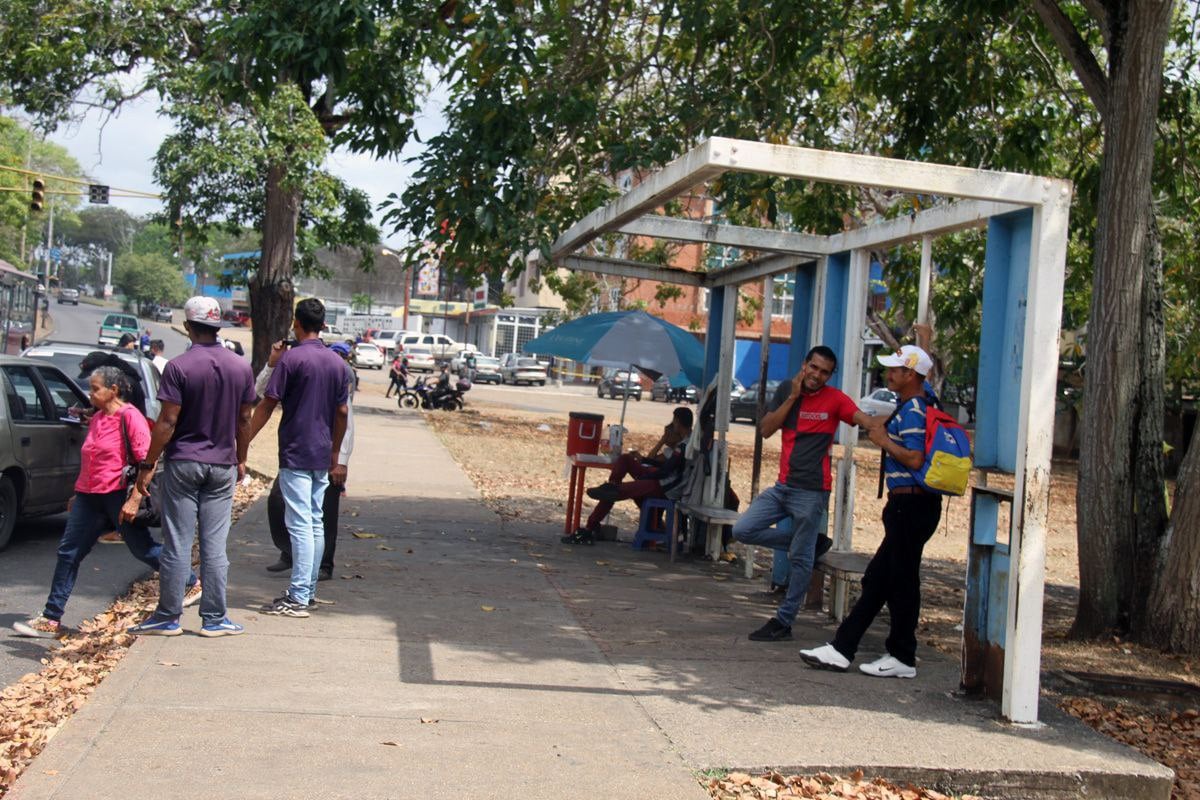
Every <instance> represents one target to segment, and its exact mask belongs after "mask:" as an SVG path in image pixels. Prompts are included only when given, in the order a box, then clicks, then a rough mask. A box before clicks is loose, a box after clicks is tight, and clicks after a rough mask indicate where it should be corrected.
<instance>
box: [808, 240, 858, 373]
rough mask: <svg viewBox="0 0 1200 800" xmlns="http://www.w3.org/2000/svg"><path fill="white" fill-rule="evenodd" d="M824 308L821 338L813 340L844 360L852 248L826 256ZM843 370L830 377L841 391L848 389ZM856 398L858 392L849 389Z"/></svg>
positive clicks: (840, 359) (815, 343)
mask: <svg viewBox="0 0 1200 800" xmlns="http://www.w3.org/2000/svg"><path fill="white" fill-rule="evenodd" d="M824 301H825V310H824V316H823V317H822V320H821V335H820V339H819V341H816V342H813V344H814V345H818V344H823V345H825V346H826V347H830V348H832V349H833V352H835V353H837V356H838V361H839V362H841V361H842V360H843V359H844V357H845V354H844V353H842V352H841V351H842V345H843V343H844V342H845V341H846V309H847V308H849V305H850V251H848V250H847V251H845V252H842V253H834V254H833V255H831V256H829V257H828V258H826V259H825V296H824ZM803 360H804V354H803V353H801V354H800V361H799V362H797V363H796V369H799V368H800V363H802V362H803ZM843 374H844V371H843V370H838V371H836V372H834V373H833V377H832V378H830V379H829V385H830V386H836V387H837V388H839V389H841V390H842V391H846V387H845V386H843V385H842V375H843ZM850 394H853V395H854V396H855V397H857V396H858V395H857V394H856V393H854V392H850Z"/></svg>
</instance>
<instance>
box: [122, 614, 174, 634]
mask: <svg viewBox="0 0 1200 800" xmlns="http://www.w3.org/2000/svg"><path fill="white" fill-rule="evenodd" d="M127 632H128V633H132V634H134V635H135V636H178V635H179V634H181V633H183V628H181V627H179V620H177V619H169V618H168V619H163V618H162V617H156V616H154V615H153V614H151V615H150V616H148V617H146V618H145V619H144V620H142V621H141V622H139V623H138V624H137V625H134V626H133V627H132V628H130V629H129V630H128V631H127Z"/></svg>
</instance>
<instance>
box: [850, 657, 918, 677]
mask: <svg viewBox="0 0 1200 800" xmlns="http://www.w3.org/2000/svg"><path fill="white" fill-rule="evenodd" d="M858 669H859V671H860V672H862V673H863V674H864V675H871V676H872V677H875V678H915V677H917V668H916V667H910V666H909V665H908V664H905V663H904V662H903V661H900V660H899V659H897V658H896V657H895V656H883V657H882V658H877V659H875V660H874V661H872V662H870V663H869V664H859V665H858Z"/></svg>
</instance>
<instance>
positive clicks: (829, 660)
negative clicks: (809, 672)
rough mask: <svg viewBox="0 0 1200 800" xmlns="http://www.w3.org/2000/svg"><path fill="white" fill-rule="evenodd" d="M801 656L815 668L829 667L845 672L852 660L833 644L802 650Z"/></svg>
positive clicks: (829, 668) (835, 670)
mask: <svg viewBox="0 0 1200 800" xmlns="http://www.w3.org/2000/svg"><path fill="white" fill-rule="evenodd" d="M800 658H801V659H803V660H804V663H805V664H808V665H809V666H810V667H812V668H813V669H828V670H833V671H834V672H845V671H846V670H847V669H849V668H850V660H849V659H848V658H846V657H845V656H844V655H842V654H841V653H839V652H838V651H837V648H835V647H834V646H833V645H831V644H823V645H821V646H820V647H814V648H812V649H811V650H801V651H800Z"/></svg>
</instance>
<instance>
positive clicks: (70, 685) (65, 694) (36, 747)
mask: <svg viewBox="0 0 1200 800" xmlns="http://www.w3.org/2000/svg"><path fill="white" fill-rule="evenodd" d="M267 488H268V487H267V484H265V483H263V482H262V481H258V480H253V481H251V483H250V484H249V485H246V486H242V485H239V486H238V488H237V492H236V493H235V495H234V506H233V518H234V520H235V521H236V520H237V518H238V517H240V516H241V515H242V513H243V512H244V511H245V510H246V508H247V507H248V506H249V505H250V504H251V503H253V502H254V500H256V499H257V498H258V496H259V495H260V494H262V492H263V491H264V490H265V489H267ZM193 557H194V554H193ZM157 602H158V578H157V577H155V578H149V579H147V580H143V581H138V582H137V583H135V584H133V586H131V587H130V589H129V591H128V592H126V593H125V594H124V595H122V596H121V597H120V598H118V599H117V600H116V601H115V602H114V603H113V604H112V605H111V606H109V608H108V610H106V611H104V612H102V613H100V614H97V615H96V616H95V617H93V618H92V619H90V620H88V621H86V622H84V623H82V624H81V625H80V626H79V629H78V630H77V631H76V630H72V631H70V632H69V634H68V635H67V636H66V638H64V639H63V640H62V645H61V646H59V647H57V648H56V649H54V650H51V651H49V652H48V653H47V656H46V657H45V658H43V659H42V664H43V665H44V666H43V667H42V669H41V671H39V672H30V673H28V674H26V675H24V676H22V678H21V679H20V680H19V681H17V682H16V683H15V684H13V685H11V686H8V687H6V688H5V689H4V691H3V692H0V797H3V796H4V795H5V794H6V793H7V792H8V790H9V789H10V788H11V787H12V785H13V783H14V782H15V781H16V780H17V778H18V777H19V776H20V774H21V772H22V771H23V770H24V769H25V767H26V766H28V765H29V762H30V761H32V760H33V759H34V757H35V756H37V754H38V753H40V752H41V751H42V748H44V747H45V746H46V744H47V743H48V742H49V741H50V740H51V739H52V738H53V737H54V735H55V734H56V733H58V731H59V729H60V728H61V727H62V725H63V723H65V722H66V721H67V720H68V719H70V717H71V715H72V714H74V713H75V712H76V711H78V710H79V709H80V708H82V707H83V705H84V704H85V703H86V702H87V699H88V697H89V696H90V695H91V694H92V692H94V691H95V690H96V687H97V686H99V685H100V683H101V682H102V681H103V680H104V679H105V678H106V677H108V674H109V673H110V672H112V671H113V669H114V668H115V667H116V666H117V664H118V663H119V662H120V661H121V659H122V658H124V657H125V653H126V652H127V651H128V650H129V646H130V645H131V644H133V641H134V638H135V637H133V636H131V635H130V634H128V633H126V632H125V631H126V630H127V629H128V628H129V627H130V626H131V625H134V624H136V623H138V622H140V621H141V620H142V618H144V617H145V616H146V615H147V614H149V613H150V612H151V611H153V610H154V606H155V604H156V603H157Z"/></svg>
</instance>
